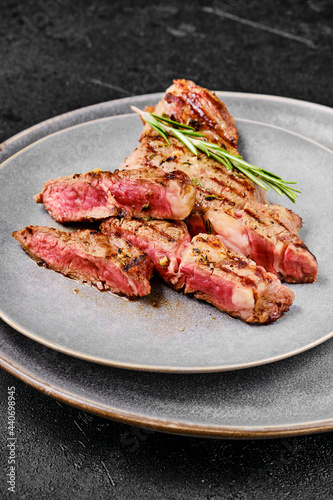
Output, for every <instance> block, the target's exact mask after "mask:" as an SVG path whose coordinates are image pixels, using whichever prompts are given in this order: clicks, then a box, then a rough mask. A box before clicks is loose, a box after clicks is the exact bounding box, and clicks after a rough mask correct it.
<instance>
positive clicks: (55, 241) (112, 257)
mask: <svg viewBox="0 0 333 500" xmlns="http://www.w3.org/2000/svg"><path fill="white" fill-rule="evenodd" d="M12 236H13V237H14V238H15V239H16V240H17V241H18V242H19V243H20V245H21V246H22V248H23V249H24V250H25V251H26V252H27V253H28V255H30V257H31V258H32V259H33V260H35V261H36V262H37V264H38V265H43V266H45V267H47V268H49V269H53V270H54V271H57V272H59V273H61V274H64V275H65V276H68V277H69V278H73V279H76V280H79V281H81V282H84V283H90V284H91V285H94V286H96V287H97V288H98V289H99V290H107V291H110V292H113V293H116V294H119V295H122V296H126V297H128V298H129V299H135V298H137V297H141V296H144V295H148V294H149V293H150V283H149V280H150V278H151V276H152V272H153V265H152V262H151V260H150V259H149V257H147V256H146V255H145V254H144V253H143V252H141V251H140V250H139V249H137V248H136V247H134V246H132V245H131V244H130V243H128V242H127V241H126V240H124V239H123V238H117V237H111V236H110V237H107V236H106V235H105V234H102V233H100V232H98V231H93V230H90V229H86V230H79V231H75V232H73V233H67V232H64V231H59V230H58V229H53V228H49V227H39V226H29V227H26V228H25V229H22V230H21V231H15V232H14V233H13V234H12Z"/></svg>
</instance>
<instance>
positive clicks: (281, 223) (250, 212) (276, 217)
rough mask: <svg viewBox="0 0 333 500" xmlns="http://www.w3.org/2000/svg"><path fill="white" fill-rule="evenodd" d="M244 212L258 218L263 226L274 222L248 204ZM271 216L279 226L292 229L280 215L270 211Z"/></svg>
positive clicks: (255, 218)
mask: <svg viewBox="0 0 333 500" xmlns="http://www.w3.org/2000/svg"><path fill="white" fill-rule="evenodd" d="M244 212H246V213H247V214H248V215H249V216H250V217H252V219H254V220H256V221H257V222H258V224H261V225H263V226H269V224H270V223H272V222H271V220H269V221H268V220H265V219H263V218H261V217H260V215H259V214H258V213H257V212H254V211H253V210H251V209H250V208H249V207H248V206H246V207H245V208H244ZM269 216H270V219H273V223H274V224H278V225H279V226H281V227H283V229H284V230H285V231H287V232H289V231H290V229H289V227H288V226H287V225H286V224H283V222H282V221H281V220H280V219H279V218H278V215H275V214H274V213H272V214H271V213H270V215H269ZM304 247H305V245H304ZM305 248H306V247H305Z"/></svg>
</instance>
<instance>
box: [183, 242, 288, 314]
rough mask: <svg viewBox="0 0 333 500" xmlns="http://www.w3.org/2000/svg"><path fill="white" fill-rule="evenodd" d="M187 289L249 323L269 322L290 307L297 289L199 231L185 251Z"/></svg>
mask: <svg viewBox="0 0 333 500" xmlns="http://www.w3.org/2000/svg"><path fill="white" fill-rule="evenodd" d="M180 271H181V272H182V273H183V274H184V276H185V279H186V286H185V293H193V294H194V296H195V297H197V298H198V299H202V300H206V301H207V302H210V303H211V304H213V305H214V306H216V307H217V308H218V309H220V310H221V311H225V312H227V313H228V314H230V315H231V316H234V317H236V318H241V319H242V320H244V321H246V322H248V323H269V322H272V321H275V320H277V319H278V318H279V317H280V316H281V314H282V313H283V312H284V311H288V309H289V307H290V305H291V304H292V302H293V299H294V293H293V292H292V291H291V290H289V289H288V288H287V287H286V286H284V285H282V284H281V282H280V281H279V280H278V278H276V276H274V275H273V274H270V273H268V272H266V271H265V269H264V268H262V267H261V266H257V265H256V264H255V262H253V261H252V260H250V259H247V258H245V257H240V256H239V255H237V254H235V253H234V252H232V251H231V250H227V248H226V247H225V246H224V245H223V243H222V242H221V240H220V239H219V238H217V237H216V236H213V235H207V234H199V235H197V236H195V237H194V238H193V239H192V242H191V245H190V246H189V247H188V248H187V249H186V250H185V252H184V253H183V258H182V264H181V266H180Z"/></svg>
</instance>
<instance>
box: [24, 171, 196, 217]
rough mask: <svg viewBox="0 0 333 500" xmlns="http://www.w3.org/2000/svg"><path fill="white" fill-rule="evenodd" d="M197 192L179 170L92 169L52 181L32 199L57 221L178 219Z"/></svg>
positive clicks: (186, 210)
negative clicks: (114, 217)
mask: <svg viewBox="0 0 333 500" xmlns="http://www.w3.org/2000/svg"><path fill="white" fill-rule="evenodd" d="M195 196H196V189H195V187H194V185H193V183H192V181H190V179H189V177H188V176H187V175H186V174H184V173H183V172H180V171H172V172H167V173H166V172H163V170H161V169H159V168H152V169H144V168H143V169H141V170H134V171H122V172H119V171H118V172H113V173H111V172H103V171H101V170H93V171H91V172H88V173H86V174H74V175H71V176H68V177H60V178H58V179H51V180H49V181H48V182H46V183H45V184H44V187H43V191H42V192H41V193H39V194H37V195H36V196H35V197H34V199H35V201H36V202H37V203H43V204H44V207H45V208H46V210H47V211H48V212H49V214H50V215H51V216H52V217H53V218H54V219H55V220H57V221H59V222H74V221H83V220H87V219H88V220H94V219H102V218H106V217H110V216H112V215H117V214H119V213H123V214H126V215H127V216H130V217H140V216H141V217H145V216H151V217H154V218H157V219H176V220H181V219H184V218H185V217H187V216H188V215H189V213H190V212H191V210H192V208H193V206H194V203H195Z"/></svg>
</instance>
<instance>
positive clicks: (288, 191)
mask: <svg viewBox="0 0 333 500" xmlns="http://www.w3.org/2000/svg"><path fill="white" fill-rule="evenodd" d="M131 109H132V110H133V111H135V112H136V113H138V114H139V115H140V116H141V118H142V120H143V121H144V122H146V123H147V124H148V125H150V126H151V127H152V128H153V129H154V130H155V131H156V132H157V133H158V134H159V135H161V136H162V137H163V139H164V140H165V141H166V142H167V144H169V145H170V142H169V139H168V136H173V137H176V138H177V139H178V140H179V141H181V142H182V143H183V144H184V145H185V146H186V147H187V148H188V149H189V150H190V151H191V153H193V154H194V155H195V156H197V154H198V151H201V152H202V153H205V154H206V155H207V156H208V157H209V158H213V159H214V160H216V161H218V162H219V163H222V164H223V165H224V166H225V167H227V168H228V169H229V170H231V171H232V170H234V168H236V169H237V170H239V171H240V172H242V173H243V174H244V175H245V176H246V177H248V178H249V179H251V180H252V181H253V182H255V184H258V186H260V187H262V188H263V189H265V191H268V190H269V188H271V189H273V190H274V191H275V192H276V193H277V194H278V195H280V196H283V195H286V196H287V197H288V198H289V199H290V200H291V201H292V202H293V203H295V201H296V198H297V194H296V193H301V191H298V190H297V189H294V188H293V187H290V185H291V184H296V182H291V181H285V180H283V179H282V178H281V177H280V176H279V175H276V174H274V173H272V172H269V171H268V170H265V169H264V168H260V167H256V166H255V165H252V164H251V163H248V162H246V161H245V160H243V158H242V157H241V156H240V155H235V154H232V153H229V152H228V151H226V150H225V149H224V148H222V147H221V146H219V145H218V144H214V143H212V142H208V141H207V140H206V139H205V136H204V134H201V133H200V132H196V131H195V129H194V128H193V127H190V126H189V125H183V124H182V123H179V122H176V121H175V120H170V119H169V118H166V117H164V116H158V115H155V114H154V113H149V112H148V111H142V110H141V109H138V108H136V107H135V106H132V107H131ZM202 138H204V139H202Z"/></svg>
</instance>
